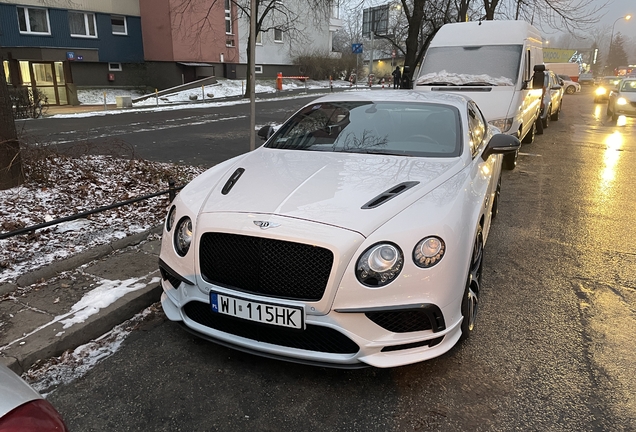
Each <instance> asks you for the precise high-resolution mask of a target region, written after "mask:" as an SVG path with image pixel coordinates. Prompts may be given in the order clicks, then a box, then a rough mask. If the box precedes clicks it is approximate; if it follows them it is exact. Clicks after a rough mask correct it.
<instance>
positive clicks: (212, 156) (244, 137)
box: [17, 91, 325, 167]
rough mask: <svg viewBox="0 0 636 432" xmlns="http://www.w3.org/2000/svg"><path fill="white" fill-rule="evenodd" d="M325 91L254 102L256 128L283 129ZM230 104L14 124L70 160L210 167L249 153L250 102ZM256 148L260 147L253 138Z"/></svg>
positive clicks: (31, 139) (30, 139)
mask: <svg viewBox="0 0 636 432" xmlns="http://www.w3.org/2000/svg"><path fill="white" fill-rule="evenodd" d="M323 94H325V93H324V91H323V92H320V93H317V92H309V93H306V94H304V95H303V94H299V93H298V92H295V93H290V94H289V96H288V97H287V98H283V99H257V101H256V113H257V114H256V124H257V126H259V125H260V126H263V125H265V124H272V123H282V122H283V121H284V120H286V119H287V118H288V117H289V116H290V115H291V114H293V113H294V112H295V111H296V110H298V109H299V108H300V107H301V106H303V105H304V104H305V103H307V102H308V101H309V100H311V99H315V98H316V97H318V96H321V95H323ZM232 103H233V104H229V105H224V106H218V107H208V108H204V107H202V106H195V107H193V108H185V109H183V107H179V108H180V109H175V110H164V111H152V110H147V111H146V110H144V111H133V112H123V113H120V114H107V115H96V116H91V117H68V118H44V119H40V120H37V121H28V120H27V121H18V122H17V126H18V130H19V131H20V133H21V134H22V135H23V137H25V140H26V141H27V142H30V143H33V144H35V145H39V146H47V147H50V148H54V149H58V150H60V151H64V152H70V153H72V154H83V153H92V154H105V155H113V156H118V157H140V158H143V159H147V160H151V161H159V162H177V163H185V164H188V165H203V166H206V167H210V166H213V165H215V164H217V163H219V162H222V161H224V160H227V159H229V158H231V157H234V156H238V155H240V154H243V153H246V152H248V151H249V138H250V130H249V125H250V117H249V115H250V110H249V99H247V100H241V99H240V98H234V99H233V100H232ZM98 114H99V113H98ZM256 139H257V142H256V146H257V147H258V146H259V145H261V144H262V141H260V140H259V138H258V137H257V138H256Z"/></svg>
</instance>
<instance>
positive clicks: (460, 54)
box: [417, 45, 523, 85]
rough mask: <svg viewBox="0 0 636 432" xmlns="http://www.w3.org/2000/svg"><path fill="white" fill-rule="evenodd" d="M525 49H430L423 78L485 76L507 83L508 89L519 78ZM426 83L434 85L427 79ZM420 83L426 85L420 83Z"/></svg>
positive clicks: (499, 46)
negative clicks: (438, 75) (441, 73)
mask: <svg viewBox="0 0 636 432" xmlns="http://www.w3.org/2000/svg"><path fill="white" fill-rule="evenodd" d="M522 48H523V47H522V46H521V45H486V46H460V47H434V48H429V49H428V51H427V52H426V57H424V63H423V64H422V67H421V69H420V78H424V77H425V76H427V75H432V74H439V73H440V72H442V71H445V73H446V74H456V75H469V76H470V75H476V76H479V75H486V76H488V77H491V78H492V79H494V80H497V79H499V80H502V79H503V80H505V81H508V82H509V84H507V85H515V84H516V83H517V78H518V76H519V67H520V65H521V52H522ZM426 81H427V82H431V81H430V80H428V79H427V80H426ZM432 82H434V81H432ZM417 83H418V84H423V83H424V82H422V81H421V80H420V79H418V81H417ZM492 84H497V85H502V84H499V83H492ZM504 85H506V84H504Z"/></svg>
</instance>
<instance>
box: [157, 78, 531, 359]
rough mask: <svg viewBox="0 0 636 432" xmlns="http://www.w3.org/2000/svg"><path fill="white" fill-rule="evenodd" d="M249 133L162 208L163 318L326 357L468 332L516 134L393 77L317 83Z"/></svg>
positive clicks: (431, 343) (231, 342)
mask: <svg viewBox="0 0 636 432" xmlns="http://www.w3.org/2000/svg"><path fill="white" fill-rule="evenodd" d="M270 131H271V129H270ZM259 135H262V136H264V137H267V136H269V139H267V141H266V143H265V144H264V145H263V146H261V147H259V148H258V149H256V150H254V151H252V152H250V153H246V154H244V155H241V156H237V157H236V158H233V159H230V160H228V161H226V162H223V163H221V164H219V165H216V166H215V167H213V168H211V169H210V170H208V171H206V172H205V173H203V174H202V175H201V176H199V177H198V178H196V179H194V180H193V181H192V182H191V183H190V184H188V185H187V186H186V187H185V188H184V189H182V190H181V192H180V193H179V194H178V195H177V197H176V198H175V199H174V201H173V203H172V204H171V206H170V208H169V210H168V216H167V218H166V222H165V225H164V232H163V241H162V244H161V253H160V261H159V267H160V270H161V275H162V282H161V284H162V287H163V294H162V297H161V304H162V306H163V310H164V311H165V313H166V316H167V317H168V318H169V319H170V320H172V321H179V322H181V323H182V324H184V326H185V328H186V330H189V331H190V332H192V333H194V334H196V335H199V336H200V337H203V338H205V339H207V340H210V341H213V342H216V343H219V344H221V345H225V346H229V347H232V348H235V349H238V350H242V351H246V352H249V353H252V354H258V355H262V356H265V357H271V358H276V359H281V360H288V361H293V362H299V363H305V364H311V365H319V366H332V367H339V368H359V367H364V366H368V365H371V366H375V367H395V366H400V365H405V364H410V363H415V362H419V361H423V360H426V359H430V358H433V357H437V356H440V355H442V354H443V353H445V352H447V351H448V350H450V349H451V348H452V347H453V346H454V345H455V344H456V343H457V342H458V341H459V340H460V339H465V338H467V337H468V336H469V334H470V333H471V332H472V330H473V327H474V325H475V319H476V312H477V306H478V304H479V300H478V299H479V298H480V295H481V293H482V290H483V287H482V286H481V275H482V257H483V255H484V246H485V244H486V239H487V238H488V234H489V232H490V229H491V221H492V218H493V216H494V215H495V214H496V213H497V209H498V204H499V191H500V184H501V183H500V182H501V167H502V157H503V155H504V154H508V153H510V152H517V151H518V149H519V146H520V142H519V140H518V139H517V138H516V137H513V136H511V135H504V134H502V133H500V130H499V129H497V128H495V127H493V126H490V125H488V122H487V121H486V120H485V118H484V116H483V115H482V113H481V111H480V110H479V109H478V107H477V105H476V104H475V102H474V101H472V100H471V99H469V98H467V97H464V96H461V95H455V94H450V93H440V92H422V91H407V90H387V91H382V92H380V91H373V92H364V93H338V94H332V95H330V96H325V97H322V98H320V99H317V100H315V101H313V102H311V103H309V104H308V105H305V106H304V107H303V108H301V109H300V110H299V111H298V112H297V113H296V114H294V115H293V116H292V117H291V118H290V119H289V120H287V121H286V122H285V123H284V124H283V125H282V126H281V127H280V128H279V129H278V130H277V131H275V132H273V133H270V132H265V131H263V133H259Z"/></svg>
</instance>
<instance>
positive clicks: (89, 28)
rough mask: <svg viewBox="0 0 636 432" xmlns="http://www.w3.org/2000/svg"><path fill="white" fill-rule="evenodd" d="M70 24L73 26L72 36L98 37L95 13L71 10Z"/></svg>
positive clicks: (69, 15)
mask: <svg viewBox="0 0 636 432" xmlns="http://www.w3.org/2000/svg"><path fill="white" fill-rule="evenodd" d="M68 25H69V27H70V28H71V36H79V37H97V24H96V23H95V14H92V13H86V12H69V13H68Z"/></svg>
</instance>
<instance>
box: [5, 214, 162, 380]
mask: <svg viewBox="0 0 636 432" xmlns="http://www.w3.org/2000/svg"><path fill="white" fill-rule="evenodd" d="M162 229H163V225H158V226H155V227H153V228H151V229H149V230H146V231H144V232H141V233H137V234H134V235H131V236H128V237H125V238H123V239H119V240H115V241H113V242H111V243H110V244H106V245H101V246H98V247H96V248H93V249H91V250H88V251H84V252H82V253H80V254H78V255H75V256H73V257H71V258H68V259H65V260H62V261H59V262H57V263H53V264H50V265H48V266H45V267H42V268H40V269H38V270H36V271H34V272H31V273H30V274H27V275H23V276H21V277H19V278H18V281H17V284H12V283H7V284H3V285H0V295H2V294H3V293H8V292H11V291H12V290H15V289H17V288H18V287H22V286H29V285H31V284H33V283H36V282H38V281H40V280H42V279H44V280H46V279H50V278H52V277H54V276H56V275H58V274H59V273H61V272H65V271H69V270H74V269H76V268H78V267H80V266H82V265H84V264H88V263H90V262H92V261H96V260H99V259H101V258H104V257H106V256H108V255H109V254H111V253H113V252H115V251H118V250H122V249H125V248H127V247H130V246H135V245H138V244H140V243H141V242H142V241H144V240H146V239H147V237H148V236H149V235H150V234H159V233H161V231H162ZM157 269H158V267H157ZM161 293H162V288H161V284H157V283H155V284H149V285H148V286H146V287H145V288H142V289H139V290H137V291H132V292H130V293H127V294H126V295H124V296H123V297H121V298H119V299H118V300H116V301H115V302H113V303H112V304H110V305H109V306H107V307H105V308H104V309H102V310H100V311H99V312H98V313H96V314H95V315H93V316H91V317H89V318H88V319H87V320H86V321H84V322H83V323H81V324H76V325H73V326H71V327H70V328H68V329H67V330H66V331H65V332H64V334H63V335H61V336H59V335H55V336H53V334H52V332H51V329H50V328H49V326H45V327H43V328H41V329H39V330H36V331H34V332H33V333H32V334H30V335H29V336H28V337H27V338H25V339H24V344H21V345H16V346H12V347H9V348H8V349H7V350H5V351H2V352H0V363H2V364H4V365H6V366H7V367H9V369H11V370H13V371H14V372H15V373H17V374H23V373H24V372H26V371H27V370H29V368H30V367H31V366H32V365H33V364H34V363H36V362H37V361H38V360H41V359H47V358H50V357H55V356H59V355H61V354H62V353H63V352H64V351H66V350H69V349H73V348H77V347H78V346H80V345H83V344H86V343H88V342H90V341H91V340H94V339H96V338H98V337H99V336H101V335H103V334H104V333H107V332H108V331H110V330H112V328H113V327H115V326H116V325H118V324H121V323H122V322H124V321H126V320H128V319H130V318H132V317H133V316H134V315H135V314H137V313H139V312H140V311H141V310H143V309H145V308H147V307H148V306H150V305H152V304H153V303H156V302H157V301H159V299H160V296H161Z"/></svg>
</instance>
